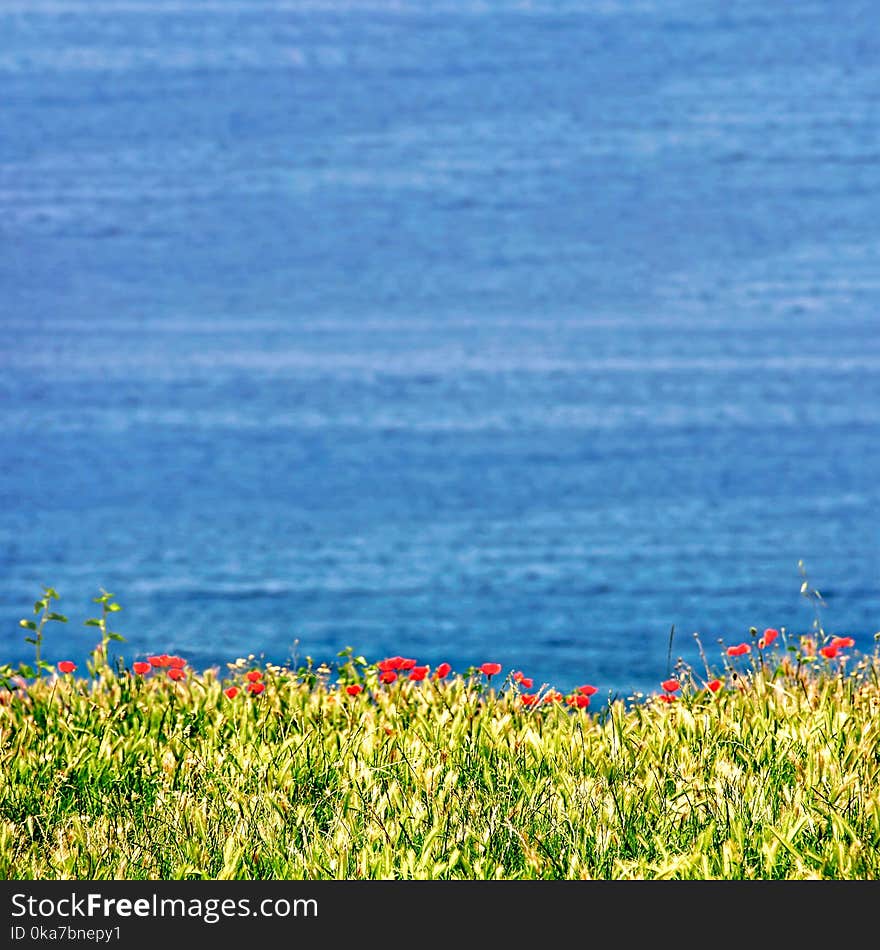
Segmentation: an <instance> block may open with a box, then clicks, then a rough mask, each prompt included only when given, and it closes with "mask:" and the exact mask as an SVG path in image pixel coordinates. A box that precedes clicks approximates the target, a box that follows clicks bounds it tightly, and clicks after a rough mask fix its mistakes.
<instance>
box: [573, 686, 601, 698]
mask: <svg viewBox="0 0 880 950" xmlns="http://www.w3.org/2000/svg"><path fill="white" fill-rule="evenodd" d="M575 692H577V693H580V694H581V696H595V694H596V693H598V692H599V690H598V689H596V687H595V686H590V685H589V684H585V685H584V686H578V688H577V689H576V690H575Z"/></svg>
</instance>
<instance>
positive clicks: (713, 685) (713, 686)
mask: <svg viewBox="0 0 880 950" xmlns="http://www.w3.org/2000/svg"><path fill="white" fill-rule="evenodd" d="M706 689H709V690H711V691H712V692H713V693H717V692H718V690H719V689H721V680H712V681H711V682H709V683H706Z"/></svg>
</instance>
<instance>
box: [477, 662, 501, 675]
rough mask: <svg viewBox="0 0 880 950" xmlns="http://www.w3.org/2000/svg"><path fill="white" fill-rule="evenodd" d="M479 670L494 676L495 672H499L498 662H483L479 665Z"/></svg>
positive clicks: (499, 665)
mask: <svg viewBox="0 0 880 950" xmlns="http://www.w3.org/2000/svg"><path fill="white" fill-rule="evenodd" d="M480 672H481V673H485V674H486V676H495V674H496V673H500V672H501V664H500V663H483V665H482V666H481V667H480Z"/></svg>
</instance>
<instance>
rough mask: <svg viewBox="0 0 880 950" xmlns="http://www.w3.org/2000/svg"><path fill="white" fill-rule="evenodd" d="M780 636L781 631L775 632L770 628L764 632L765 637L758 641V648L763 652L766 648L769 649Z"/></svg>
mask: <svg viewBox="0 0 880 950" xmlns="http://www.w3.org/2000/svg"><path fill="white" fill-rule="evenodd" d="M778 636H779V631H778V630H774V629H773V628H772V627H768V628H767V629H766V630H765V631H764V636H763V637H761V639H760V640H759V641H758V646H759V647H760V648H761V649H762V650H763V649H764V648H765V647H769V646H770V644H771V643H772V642H773V641H774V640H775V639H776V638H777V637H778Z"/></svg>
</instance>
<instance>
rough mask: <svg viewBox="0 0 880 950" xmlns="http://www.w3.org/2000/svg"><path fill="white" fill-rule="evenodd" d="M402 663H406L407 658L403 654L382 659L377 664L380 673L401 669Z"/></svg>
mask: <svg viewBox="0 0 880 950" xmlns="http://www.w3.org/2000/svg"><path fill="white" fill-rule="evenodd" d="M402 663H406V660H405V659H404V658H403V657H402V656H389V657H388V658H387V659H385V660H382V661H381V662H379V663H377V664H376V665H377V666H378V668H379V672H380V673H390V672H393V671H395V670H399V669H401V664H402Z"/></svg>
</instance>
